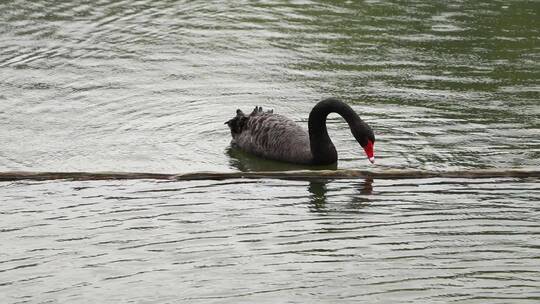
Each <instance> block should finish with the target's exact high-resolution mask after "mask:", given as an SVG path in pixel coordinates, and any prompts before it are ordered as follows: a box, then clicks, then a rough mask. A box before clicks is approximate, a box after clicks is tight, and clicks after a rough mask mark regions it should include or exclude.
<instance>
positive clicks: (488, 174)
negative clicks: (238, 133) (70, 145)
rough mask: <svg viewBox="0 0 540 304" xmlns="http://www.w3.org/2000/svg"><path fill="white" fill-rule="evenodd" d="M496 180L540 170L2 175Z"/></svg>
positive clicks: (21, 174) (7, 175)
mask: <svg viewBox="0 0 540 304" xmlns="http://www.w3.org/2000/svg"><path fill="white" fill-rule="evenodd" d="M433 177H442V178H496V177H516V178H525V177H540V169H536V168H535V169H519V168H510V169H472V170H459V171H425V170H409V169H385V170H301V171H267V172H193V173H182V174H165V173H144V172H26V171H12V172H0V181H18V180H35V181H44V180H58V179H64V180H79V181H80V180H127V179H153V180H177V181H189V180H225V179H293V180H319V179H355V178H378V179H413V178H433Z"/></svg>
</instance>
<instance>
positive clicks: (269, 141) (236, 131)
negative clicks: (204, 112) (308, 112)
mask: <svg viewBox="0 0 540 304" xmlns="http://www.w3.org/2000/svg"><path fill="white" fill-rule="evenodd" d="M227 125H228V126H229V128H230V129H231V135H232V137H233V139H232V142H231V143H232V145H233V146H236V147H238V148H240V149H241V150H244V151H246V152H248V153H252V154H255V155H258V156H262V157H265V158H269V159H275V160H282V161H288V162H293V163H303V164H309V163H311V162H312V160H313V156H312V154H311V149H310V144H309V135H308V133H307V132H306V130H305V129H303V128H302V127H300V126H299V125H298V124H296V123H295V122H294V121H292V120H291V119H289V118H287V117H285V116H283V115H279V114H274V113H273V112H272V111H267V112H263V110H262V108H261V107H255V109H254V110H253V112H251V114H249V115H245V114H244V113H242V111H241V110H237V111H236V117H235V118H233V119H231V120H229V121H228V122H227Z"/></svg>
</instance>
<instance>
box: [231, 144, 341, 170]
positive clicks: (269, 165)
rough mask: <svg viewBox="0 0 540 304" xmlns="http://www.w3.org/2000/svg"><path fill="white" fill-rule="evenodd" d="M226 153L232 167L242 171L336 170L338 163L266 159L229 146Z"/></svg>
mask: <svg viewBox="0 0 540 304" xmlns="http://www.w3.org/2000/svg"><path fill="white" fill-rule="evenodd" d="M226 153H227V155H228V156H229V162H230V165H231V167H233V168H235V169H237V170H239V171H242V172H249V171H290V170H335V169H337V164H332V165H325V166H306V165H297V164H290V163H285V162H279V161H273V160H269V159H264V158H261V157H258V156H254V155H251V154H249V153H246V152H244V151H242V150H240V149H237V148H233V147H228V148H227V149H226Z"/></svg>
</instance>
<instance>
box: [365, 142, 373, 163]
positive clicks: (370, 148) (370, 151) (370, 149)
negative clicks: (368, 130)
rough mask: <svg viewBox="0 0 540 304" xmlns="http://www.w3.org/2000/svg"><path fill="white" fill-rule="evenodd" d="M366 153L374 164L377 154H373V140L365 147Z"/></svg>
mask: <svg viewBox="0 0 540 304" xmlns="http://www.w3.org/2000/svg"><path fill="white" fill-rule="evenodd" d="M364 151H366V155H367V157H368V159H369V161H370V162H371V163H372V164H374V163H375V154H374V153H373V142H372V141H371V140H369V139H368V142H367V145H366V146H365V147H364Z"/></svg>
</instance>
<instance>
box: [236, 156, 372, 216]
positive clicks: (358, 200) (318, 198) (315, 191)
mask: <svg viewBox="0 0 540 304" xmlns="http://www.w3.org/2000/svg"><path fill="white" fill-rule="evenodd" d="M226 154H227V155H228V156H229V161H230V165H231V166H232V167H233V168H235V169H237V170H239V171H242V172H264V171H293V170H336V169H337V164H336V163H335V164H332V165H325V166H303V165H297V164H290V163H284V162H279V161H273V160H268V159H265V158H261V157H257V156H254V155H251V154H249V153H246V152H244V151H242V150H240V149H237V148H233V147H228V148H227V150H226ZM331 182H332V180H328V179H320V180H311V181H309V185H308V191H309V193H310V196H309V199H310V209H311V210H312V211H314V212H323V211H325V210H326V205H327V193H328V184H329V183H331ZM346 187H347V188H351V187H352V188H353V189H355V192H356V195H351V196H350V197H351V198H352V199H351V201H350V202H349V203H348V204H347V206H346V207H347V209H361V208H363V207H365V206H366V204H367V203H369V201H370V200H369V198H368V197H367V196H368V195H370V194H372V191H373V179H372V178H371V177H368V178H366V179H365V180H358V181H353V182H348V183H346Z"/></svg>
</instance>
